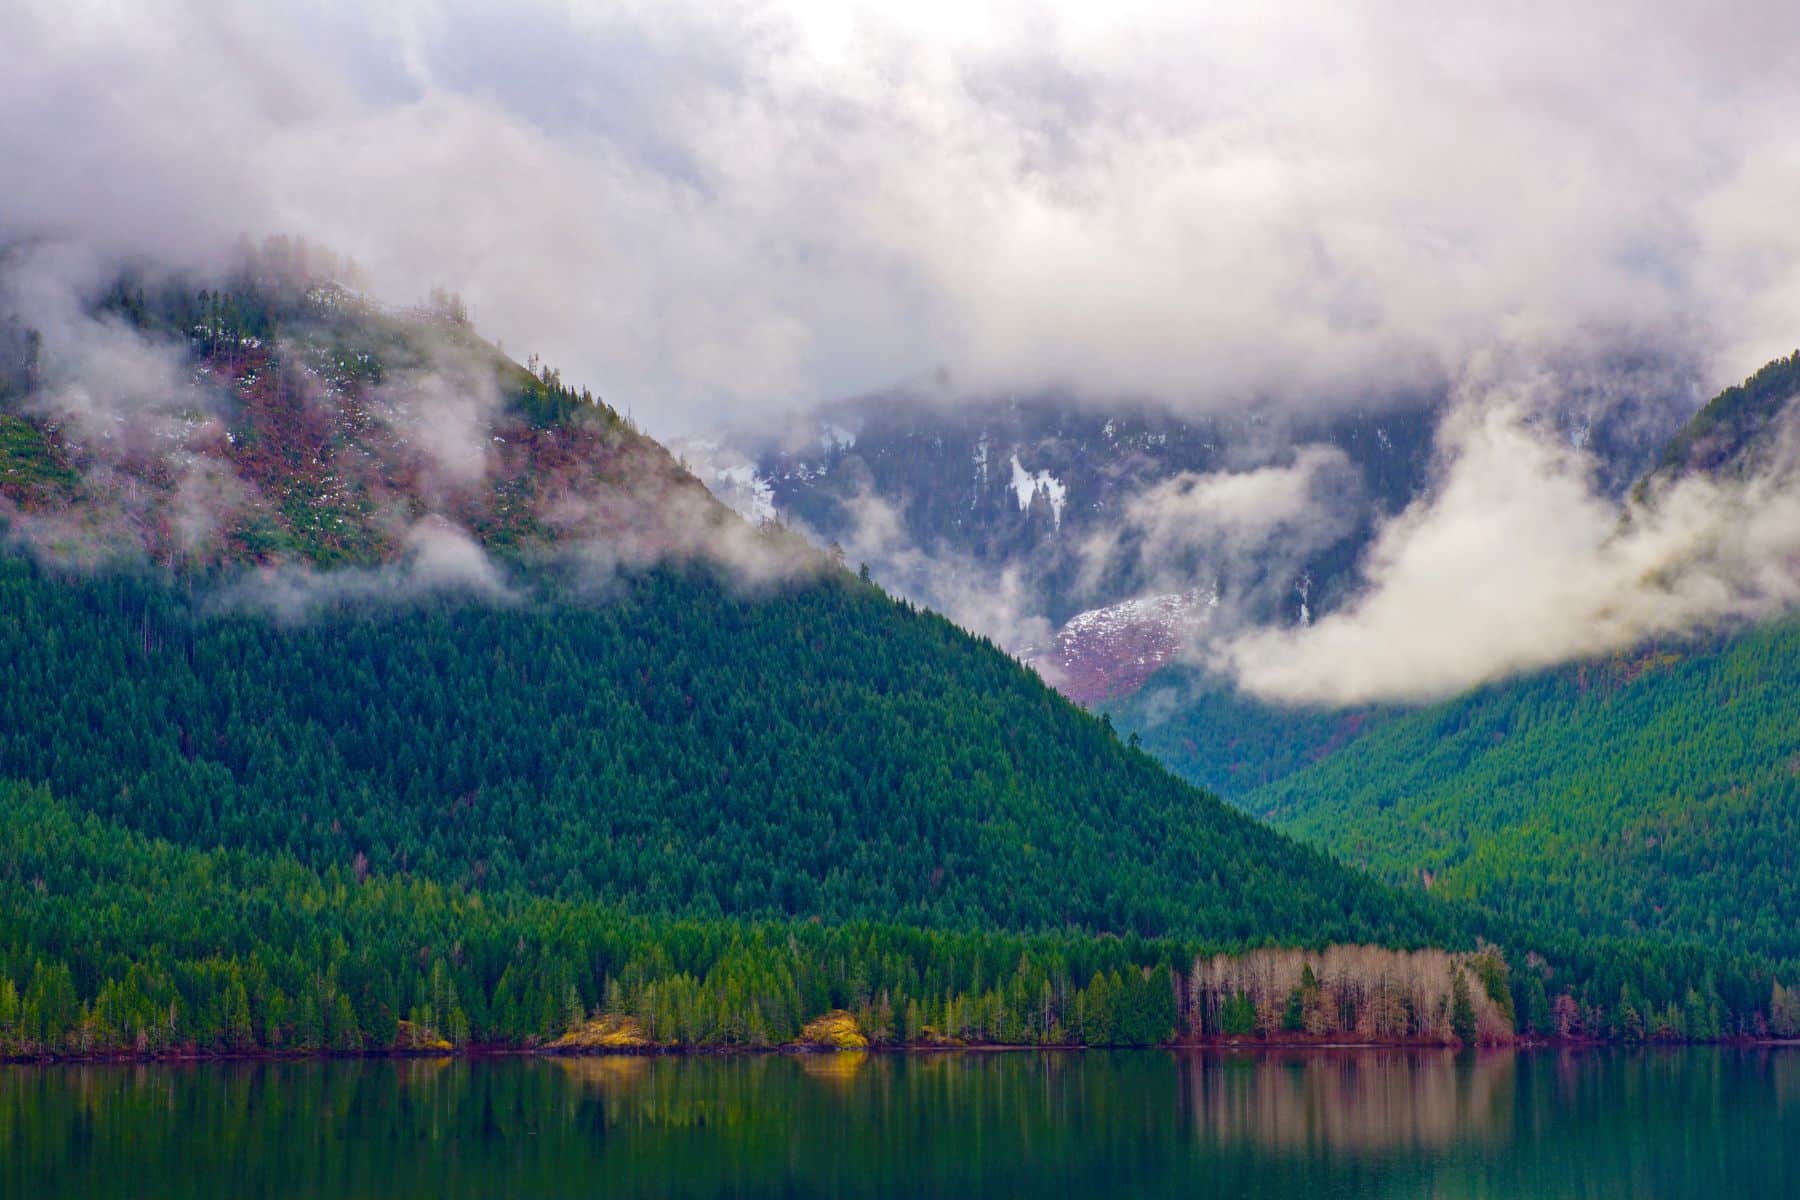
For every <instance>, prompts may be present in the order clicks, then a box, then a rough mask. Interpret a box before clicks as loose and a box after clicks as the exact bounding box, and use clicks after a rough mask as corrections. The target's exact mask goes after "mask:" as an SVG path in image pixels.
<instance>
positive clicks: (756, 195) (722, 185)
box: [0, 0, 1800, 433]
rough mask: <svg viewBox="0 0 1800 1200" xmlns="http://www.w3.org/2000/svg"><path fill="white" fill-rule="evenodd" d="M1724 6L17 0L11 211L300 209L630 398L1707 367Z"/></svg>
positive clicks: (397, 278)
mask: <svg viewBox="0 0 1800 1200" xmlns="http://www.w3.org/2000/svg"><path fill="white" fill-rule="evenodd" d="M1727 7H1728V8H1729V9H1730V11H1721V9H1720V7H1719V6H1707V7H1706V8H1705V9H1701V8H1698V7H1695V6H1687V5H1676V4H1633V5H1610V4H1597V5H1580V6H1562V5H1542V6H1539V5H1527V6H1525V7H1524V8H1523V9H1521V8H1519V7H1517V6H1513V7H1509V8H1507V9H1506V10H1505V15H1504V16H1483V15H1462V16H1459V15H1455V14H1454V13H1446V11H1445V10H1444V8H1443V6H1437V5H1424V4H1412V3H1361V4H1352V5H1339V6H1318V5H1298V4H1284V3H1275V4H1269V5H1259V6H1256V7H1255V9H1254V11H1250V10H1245V9H1243V8H1242V7H1241V6H1232V7H1220V8H1217V9H1213V8H1208V7H1204V6H1192V5H1167V6H1161V5H1132V4H1127V5H1125V6H1123V7H1120V6H1106V11H1107V13H1108V15H1107V17H1106V18H1105V19H1104V20H1102V19H1100V18H1099V17H1098V16H1097V15H1096V14H1097V13H1098V12H1099V11H1100V10H1099V9H1096V8H1093V7H1092V6H1069V7H1067V8H1064V9H1060V10H1059V9H1054V8H1045V7H1041V6H1023V5H1006V6H999V7H991V8H977V7H976V6H967V5H942V6H932V5H926V6H923V7H920V6H905V10H906V12H907V13H910V14H912V15H907V16H902V15H898V14H899V13H900V11H901V10H900V9H899V8H897V7H896V6H892V5H882V6H877V5H872V4H864V5H858V4H851V5H847V6H846V5H839V4H818V5H810V4H781V3H778V4H768V5H764V4H744V3H725V4H682V3H676V4H655V5H638V4H618V5H607V6H601V7H598V8H595V7H591V6H585V5H579V6H578V5H573V4H571V5H566V6H565V5H558V4H550V3H546V4H535V5H518V6H511V7H510V8H509V11H507V12H505V13H504V14H499V13H496V12H495V11H494V9H493V7H492V6H488V5H481V4H473V3H467V4H459V3H430V2H427V3H413V4H403V5H399V6H381V15H374V16H370V15H364V13H363V11H362V7H361V6H352V5H337V6H326V7H324V8H322V9H320V8H313V7H311V6H307V7H305V8H301V7H299V6H295V7H289V8H279V9H277V8H272V7H271V6H255V7H245V8H244V9H242V10H238V9H234V8H232V7H230V6H224V5H214V4H207V3H179V2H176V3H166V4H158V5H146V6H140V7H136V8H133V9H130V10H128V11H121V10H118V9H116V8H113V7H104V8H103V7H100V6H97V5H96V6H91V7H90V6H82V5H76V6H74V9H73V11H71V6H69V5H66V4H50V3H45V2H41V0H24V2H23V3H22V4H16V5H14V6H13V9H12V12H11V13H10V14H9V17H8V21H7V25H8V28H7V36H6V37H5V38H4V39H3V40H0V111H5V112H6V114H7V116H6V118H5V119H4V121H3V122H0V161H5V162H7V163H8V168H9V169H8V177H9V181H8V194H7V197H6V200H5V203H4V220H5V223H6V225H7V226H9V227H12V228H15V229H17V228H30V229H53V230H58V231H61V232H64V233H71V234H75V235H78V236H80V237H82V238H86V239H90V240H98V241H101V242H103V243H108V244H110V245H111V246H113V247H114V248H120V249H128V250H146V249H148V250H155V251H156V252H158V253H161V254H165V255H167V254H177V255H183V256H189V257H191V256H197V255H201V254H205V253H209V252H211V251H212V250H213V249H214V248H215V247H217V246H218V244H219V243H220V240H221V236H222V235H223V236H224V237H227V238H228V237H229V236H230V235H232V234H235V233H236V232H237V231H239V230H243V231H247V232H250V233H251V234H253V235H255V234H262V233H268V232H285V233H292V234H299V235H302V236H305V237H308V238H310V239H313V240H315V241H318V242H322V243H324V244H327V245H330V246H332V247H334V248H336V249H338V250H339V251H341V252H343V253H347V254H349V255H352V256H354V257H355V258H356V259H357V260H358V261H359V262H360V263H361V264H362V265H363V267H364V268H365V270H366V271H367V272H368V274H369V277H370V279H371V280H372V281H373V284H374V286H375V288H376V289H377V290H378V291H379V292H381V293H383V294H384V295H386V296H388V297H389V298H398V299H406V298H411V297H413V296H416V295H419V294H420V293H422V292H423V290H424V289H425V288H426V287H427V286H429V285H430V284H432V283H443V284H445V285H447V286H450V287H453V288H456V289H458V290H459V291H460V292H461V293H462V294H463V295H464V296H465V298H466V299H467V300H468V301H469V302H470V304H471V306H472V308H473V310H474V313H475V316H476V318H477V320H478V321H480V322H481V323H482V325H483V327H484V328H488V329H491V330H492V331H494V332H495V333H497V334H498V335H499V336H501V337H502V338H504V339H505V341H506V343H507V344H508V345H509V346H511V347H513V348H514V349H515V351H516V352H519V353H522V352H523V351H525V350H528V349H531V350H537V351H539V352H540V353H542V354H544V355H545V356H546V357H547V358H548V359H550V360H551V361H555V362H557V363H559V364H562V365H563V366H564V368H565V375H566V377H568V378H571V379H575V380H578V381H580V382H585V383H590V384H592V385H594V386H596V387H597V388H600V389H601V390H604V391H605V392H606V393H607V394H608V396H609V397H610V398H613V399H616V400H618V401H619V402H620V403H621V404H622V405H623V406H627V407H630V408H632V410H633V411H634V413H635V415H636V416H638V418H639V419H640V420H642V421H644V422H645V423H646V424H647V425H648V427H649V428H650V429H651V430H652V431H653V432H659V433H671V432H678V431H680V430H682V429H685V428H691V427H693V426H696V425H700V424H705V423H708V422H710V421H713V420H716V419H718V418H720V417H723V416H730V417H734V418H741V417H742V416H743V415H745V414H746V413H756V412H764V411H771V410H773V409H777V408H787V407H790V406H792V405H794V404H799V403H806V402H809V401H812V400H815V399H820V398H827V397H833V396H838V395H843V394H847V393H853V392H858V391H861V390H864V389H867V388H870V387H875V386H880V385H884V384H887V383H889V382H892V381H894V380H896V379H901V378H907V377H911V376H914V375H916V374H917V373H919V372H921V371H923V370H926V369H929V368H932V367H937V366H943V367H946V368H948V369H949V370H950V372H951V373H952V375H953V377H954V378H956V379H958V380H961V381H963V382H964V383H965V384H966V386H968V387H969V388H971V389H990V388H994V387H1024V386H1030V385H1032V384H1035V383H1040V382H1045V381H1052V380H1054V381H1060V382H1063V383H1066V384H1069V385H1071V386H1073V387H1076V388H1078V389H1086V390H1100V391H1108V392H1114V393H1116V392H1120V391H1127V392H1149V393H1155V394H1159V395H1163V396H1165V397H1168V398H1171V399H1174V400H1176V401H1178V402H1188V403H1196V404H1199V403H1221V402H1229V401H1230V400H1232V399H1234V398H1239V397H1242V396H1243V395H1245V394H1247V393H1250V392H1254V391H1260V390H1275V391H1307V390H1316V389H1320V388H1326V387H1336V386H1338V385H1341V384H1342V383H1343V382H1344V381H1345V380H1349V379H1355V380H1358V381H1363V382H1367V381H1371V380H1373V381H1380V380H1384V379H1387V380H1393V379H1405V378H1412V377H1416V376H1418V375H1419V374H1420V373H1434V374H1443V375H1454V374H1455V373H1456V372H1457V371H1458V369H1459V367H1460V365H1461V364H1462V363H1463V361H1464V360H1465V359H1466V358H1467V357H1468V356H1469V355H1470V354H1472V353H1474V352H1476V351H1477V350H1479V349H1480V347H1482V346H1483V345H1486V344H1489V343H1490V342H1493V341H1495V340H1501V341H1505V342H1508V343H1518V342H1529V341H1532V340H1534V339H1538V338H1544V337H1549V338H1553V339H1557V340H1567V339H1568V338H1569V337H1571V336H1579V331H1583V330H1590V329H1593V328H1596V327H1604V328H1606V329H1628V330H1633V331H1638V332H1640V333H1642V332H1644V331H1648V332H1649V333H1650V334H1651V335H1652V336H1657V337H1666V338H1669V339H1672V340H1683V341H1687V342H1692V343H1693V344H1694V345H1695V347H1696V348H1697V350H1699V351H1701V352H1703V353H1704V355H1705V357H1706V358H1707V360H1708V361H1709V362H1711V363H1713V364H1714V367H1713V370H1714V373H1715V376H1720V377H1729V376H1735V375H1739V374H1741V373H1742V372H1743V371H1744V370H1745V369H1747V368H1748V366H1749V365H1751V364H1753V363H1755V362H1757V361H1761V360H1762V359H1764V358H1766V357H1769V356H1770V355H1772V354H1773V353H1775V352H1777V351H1780V350H1784V349H1786V348H1788V343H1789V342H1791V341H1792V340H1793V333H1792V322H1793V317H1794V314H1795V312H1796V311H1800V229H1797V228H1796V227H1795V226H1794V225H1793V223H1792V221H1791V219H1790V217H1789V214H1791V213H1792V212H1793V211H1794V209H1795V207H1796V205H1795V202H1796V201H1797V200H1800V127H1796V126H1795V124H1794V122H1793V121H1792V119H1791V117H1792V113H1793V112H1794V111H1796V110H1797V106H1796V103H1795V101H1796V98H1797V97H1796V94H1795V93H1796V88H1797V87H1800V78H1797V77H1795V76H1794V75H1793V73H1792V72H1791V71H1789V70H1787V69H1786V63H1785V60H1784V59H1783V58H1782V52H1783V50H1782V48H1784V47H1787V46H1791V45H1792V44H1794V41H1795V38H1796V35H1797V34H1800V10H1795V9H1794V8H1793V6H1791V5H1783V4H1776V3H1762V4H1740V5H1735V6H1727ZM1571 331H1577V333H1576V334H1575V335H1572V334H1571Z"/></svg>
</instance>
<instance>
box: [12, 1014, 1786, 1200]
mask: <svg viewBox="0 0 1800 1200" xmlns="http://www.w3.org/2000/svg"><path fill="white" fill-rule="evenodd" d="M0 1191H3V1193H4V1195H5V1196H7V1197H86V1198H89V1200H98V1198H103V1197H115V1196H116V1197H126V1196H129V1197H147V1196H200V1197H211V1196H217V1197H233V1198H236V1200H241V1198H245V1197H272V1196H283V1197H285V1196H321V1197H323V1196H329V1197H414V1196H418V1197H427V1196H429V1197H461V1196H483V1197H486V1196H494V1197H502V1196H519V1197H547V1196H593V1197H637V1196H646V1197H647V1196H734V1195H742V1196H911V1195H918V1196H958V1195H964V1196H974V1195H981V1196H1058V1197H1066V1198H1068V1200H1075V1198H1080V1197H1089V1196H1132V1197H1142V1196H1203V1197H1204V1196H1256V1197H1300V1196H1306V1197H1321V1196H1356V1197H1364V1196H1367V1197H1376V1196H1381V1197H1389V1196H1397V1197H1403V1196H1434V1197H1454V1196H1482V1197H1495V1196H1533V1197H1540V1196H1584V1197H1604V1196H1632V1197H1650V1196H1706V1197H1730V1196H1774V1195H1796V1194H1800V1050H1791V1049H1752V1050H1736V1049H1714V1048H1697V1049H1671V1050H1657V1049H1642V1050H1583V1051H1549V1050H1545V1051H1529V1052H1519V1053H1512V1052H1494V1053H1484V1054H1480V1055H1475V1054H1464V1055H1455V1054H1451V1053H1449V1052H1443V1051H1373V1050H1355V1051H1351V1050H1346V1051H1310V1052H1293V1053H1281V1052H1244V1053H1232V1052H1219V1053H1212V1052H1205V1053H1203V1052H1185V1051H1183V1052H1173V1051H1149V1050H1146V1051H1117V1052H1107V1053H1100V1052H1090V1053H1085V1054H1083V1053H997V1054H983V1053H961V1054H958V1053H942V1054H876V1055H838V1056H816V1057H793V1056H784V1055H763V1056H744V1057H687V1058H586V1059H560V1060H539V1059H525V1058H505V1059H487V1060H448V1059H446V1060H418V1059H413V1060H355V1061H322V1062H285V1063H211V1064H204V1065H195V1066H186V1065H144V1066H139V1065H124V1066H114V1065H107V1066H98V1065H96V1066H83V1065H60V1066H9V1067H0Z"/></svg>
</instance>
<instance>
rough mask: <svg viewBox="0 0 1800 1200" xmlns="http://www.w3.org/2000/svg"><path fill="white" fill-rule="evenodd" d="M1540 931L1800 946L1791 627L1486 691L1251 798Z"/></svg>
mask: <svg viewBox="0 0 1800 1200" xmlns="http://www.w3.org/2000/svg"><path fill="white" fill-rule="evenodd" d="M1245 803H1246V806H1247V807H1249V808H1250V809H1252V811H1254V812H1257V813H1259V814H1264V815H1266V816H1267V817H1268V818H1269V819H1270V820H1271V821H1273V822H1274V823H1275V824H1276V826H1277V827H1278V828H1281V829H1284V830H1286V831H1288V832H1291V833H1294V834H1296V835H1298V836H1300V837H1302V838H1304V839H1306V840H1309V841H1312V842H1315V843H1317V844H1319V845H1322V846H1328V847H1330V848H1332V849H1333V850H1334V851H1335V852H1337V853H1339V854H1341V855H1343V856H1344V857H1345V858H1347V859H1349V860H1351V861H1354V862H1359V863H1364V864H1367V865H1368V866H1370V867H1372V868H1374V869H1375V870H1376V871H1377V872H1378V873H1380V874H1382V875H1383V876H1385V877H1387V878H1389V879H1393V880H1415V881H1416V880H1418V879H1420V878H1422V877H1423V876H1424V875H1425V874H1426V873H1429V875H1430V878H1431V880H1432V891H1433V893H1434V894H1438V895H1444V896H1452V897H1464V898H1470V899H1474V900H1478V901H1480V902H1481V903H1483V904H1486V905H1488V906H1490V907H1492V908H1494V909H1496V910H1498V911H1501V912H1505V913H1507V914H1509V915H1510V916H1513V917H1515V918H1518V919H1521V920H1525V921H1528V922H1532V923H1535V924H1536V925H1537V926H1538V927H1540V928H1560V929H1569V930H1577V931H1582V932H1588V933H1594V932H1613V933H1638V932H1642V933H1646V934H1654V935H1657V936H1661V937H1669V938H1676V939H1695V940H1701V941H1704V942H1707V943H1709V944H1712V945H1717V946H1723V947H1730V948H1733V949H1738V950H1749V951H1754V952H1756V953H1760V954H1766V955H1770V956H1775V957H1782V958H1792V957H1795V956H1797V955H1800V629H1797V628H1796V627H1795V626H1793V625H1791V624H1787V625H1779V626H1775V627H1771V628H1766V629H1761V630H1757V631H1753V632H1750V633H1746V634H1742V635H1740V636H1737V637H1734V638H1731V639H1729V640H1721V641H1717V642H1713V643H1710V644H1706V645H1702V646H1696V647H1688V648H1679V649H1675V650H1672V651H1669V652H1666V653H1658V652H1655V651H1646V652H1643V653H1640V654H1638V655H1636V656H1634V657H1631V658H1629V659H1626V658H1621V659H1615V660H1611V661H1607V662H1600V663H1591V664H1586V665H1582V666H1578V667H1569V668H1564V669H1561V670H1557V671H1553V672H1550V673H1547V674H1542V675H1538V676H1535V677H1532V678H1528V679H1523V680H1517V681H1512V682H1508V683H1502V684H1496V685H1492V686H1489V687H1486V688H1482V689H1480V690H1479V691H1476V692H1474V693H1472V694H1470V695H1467V696H1463V697H1460V698H1458V699H1456V700H1452V701H1449V702H1446V703H1443V704H1439V705H1436V706H1433V707H1431V708H1428V709H1425V710H1423V711H1420V712H1417V713H1413V714H1409V715H1405V716H1401V717H1398V718H1396V719H1394V720H1392V721H1390V722H1388V723H1387V724H1385V725H1383V726H1381V727H1380V728H1377V729H1375V730H1373V731H1371V732H1370V733H1369V734H1367V735H1366V736H1365V737H1363V738H1361V739H1360V740H1358V741H1357V742H1355V743H1353V744H1352V745H1350V746H1348V747H1347V748H1345V749H1344V750H1343V751H1341V752H1340V753H1338V754H1337V755H1335V756H1333V757H1332V758H1330V759H1329V760H1327V761H1325V762H1323V763H1321V764H1319V765H1318V766H1316V767H1313V768H1311V769H1309V770H1307V771H1303V772H1300V773H1297V774H1294V775H1292V776H1289V777H1288V778H1286V779H1284V780H1282V781H1280V782H1277V783H1275V784H1273V785H1271V786H1269V787H1266V788H1264V789H1262V790H1260V791H1257V792H1254V793H1252V794H1251V795H1250V796H1249V797H1248V798H1247V799H1246V801H1245Z"/></svg>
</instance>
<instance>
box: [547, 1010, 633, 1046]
mask: <svg viewBox="0 0 1800 1200" xmlns="http://www.w3.org/2000/svg"><path fill="white" fill-rule="evenodd" d="M654 1048H655V1043H654V1042H652V1041H651V1040H650V1037H649V1035H648V1034H646V1033H645V1032H644V1027H643V1025H642V1024H641V1023H640V1022H639V1021H638V1019H637V1018H636V1017H627V1016H616V1015H613V1014H610V1013H603V1014H602V1015H600V1016H597V1017H595V1018H594V1019H592V1020H591V1021H583V1022H582V1023H581V1024H579V1025H577V1026H576V1027H575V1028H573V1029H571V1030H569V1032H567V1033H565V1034H563V1035H562V1036H561V1037H559V1038H557V1039H556V1040H555V1041H554V1042H551V1043H550V1044H549V1045H548V1046H546V1047H545V1049H547V1050H561V1051H566V1052H568V1053H571V1054H581V1053H599V1052H604V1051H607V1050H650V1049H654Z"/></svg>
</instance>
